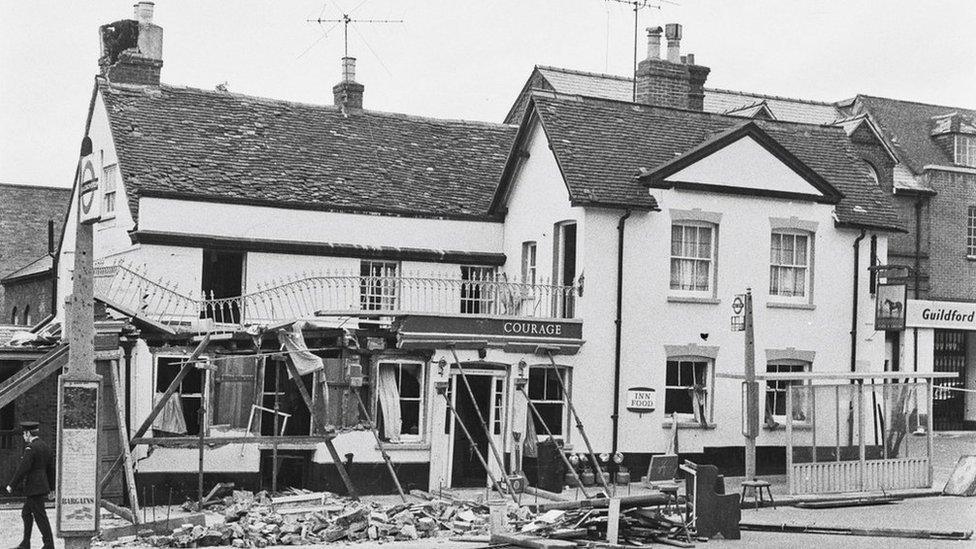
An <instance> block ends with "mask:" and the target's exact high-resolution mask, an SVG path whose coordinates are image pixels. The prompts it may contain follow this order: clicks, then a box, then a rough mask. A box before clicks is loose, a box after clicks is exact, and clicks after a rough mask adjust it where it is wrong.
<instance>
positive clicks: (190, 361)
mask: <svg viewBox="0 0 976 549" xmlns="http://www.w3.org/2000/svg"><path fill="white" fill-rule="evenodd" d="M209 344H210V334H204V336H203V339H201V340H200V343H198V344H197V346H196V348H195V349H193V352H192V353H190V356H188V357H187V358H186V360H185V361H183V367H182V368H180V371H179V373H177V374H176V377H175V378H173V381H172V382H171V383H170V384H169V387H167V388H166V392H165V393H163V397H162V398H160V399H159V402H157V403H156V405H155V406H153V409H152V411H151V412H149V416H148V417H146V420H145V421H143V422H142V425H140V426H139V428H138V429H136V432H135V433H133V434H132V438H133V439H137V438H141V437H142V435H144V434H146V431H148V430H149V428H150V427H152V424H153V422H154V421H156V416H158V415H159V413H160V412H162V411H163V407H165V406H166V401H168V400H169V398H170V397H171V396H173V393H175V392H176V391H178V390H179V388H180V384H181V383H183V378H185V377H186V376H187V374H189V373H190V370H191V369H193V367H194V366H195V364H196V361H197V359H198V358H200V355H201V354H203V351H205V350H206V349H207V345H209ZM128 446H129V451H132V449H133V448H135V444H133V442H132V441H131V440H130V441H129V443H128ZM124 454H125V452H123V455H120V456H119V457H118V458H116V459H115V463H113V464H112V467H110V468H109V470H108V472H107V473H105V476H104V477H102V481H101V482H100V483H99V484H98V491H99V493H101V491H102V490H103V489H104V488H105V487H106V486H108V483H109V482H111V480H112V478H113V477H114V476H115V474H116V473H118V472H119V468H121V467H122V464H123V463H124V461H125V455H124Z"/></svg>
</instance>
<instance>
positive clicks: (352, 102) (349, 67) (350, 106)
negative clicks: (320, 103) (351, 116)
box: [332, 57, 365, 112]
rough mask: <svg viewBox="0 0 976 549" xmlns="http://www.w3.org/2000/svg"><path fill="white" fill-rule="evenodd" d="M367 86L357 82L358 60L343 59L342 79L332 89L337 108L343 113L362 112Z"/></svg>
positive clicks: (353, 58) (351, 58) (352, 58)
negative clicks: (364, 91)
mask: <svg viewBox="0 0 976 549" xmlns="http://www.w3.org/2000/svg"><path fill="white" fill-rule="evenodd" d="M364 89H365V86H363V85H362V84H360V83H359V82H356V58H355V57H343V58H342V79H341V80H340V81H339V83H338V84H336V85H335V86H333V87H332V97H333V100H334V101H335V106H337V107H340V108H341V109H342V110H343V112H348V111H355V110H362V108H363V90H364Z"/></svg>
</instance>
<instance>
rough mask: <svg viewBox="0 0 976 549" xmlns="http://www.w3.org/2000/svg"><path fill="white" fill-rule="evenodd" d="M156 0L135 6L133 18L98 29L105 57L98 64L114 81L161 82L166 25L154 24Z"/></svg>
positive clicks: (156, 83)
mask: <svg viewBox="0 0 976 549" xmlns="http://www.w3.org/2000/svg"><path fill="white" fill-rule="evenodd" d="M154 7H155V5H154V4H153V3H152V2H139V3H137V4H135V5H134V6H133V11H134V13H133V18H132V19H122V20H121V21H116V22H114V23H109V24H107V25H102V26H101V27H99V29H98V31H99V32H98V34H99V39H100V43H101V57H99V59H98V65H99V67H101V70H102V76H104V77H105V78H107V79H108V80H109V81H110V82H115V83H123V84H144V85H150V86H158V85H159V73H160V71H161V70H162V68H163V28H162V27H160V26H159V25H154V24H153V22H152V19H153V9H154Z"/></svg>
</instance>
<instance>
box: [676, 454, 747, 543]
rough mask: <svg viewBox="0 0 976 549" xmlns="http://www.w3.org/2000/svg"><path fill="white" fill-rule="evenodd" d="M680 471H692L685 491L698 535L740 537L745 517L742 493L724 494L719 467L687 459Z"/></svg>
mask: <svg viewBox="0 0 976 549" xmlns="http://www.w3.org/2000/svg"><path fill="white" fill-rule="evenodd" d="M681 470H682V471H685V472H686V473H689V476H688V477H687V478H686V479H685V482H686V484H685V493H686V494H688V501H689V502H690V503H691V505H692V521H693V523H694V525H695V530H696V531H697V533H698V535H699V536H701V537H706V538H709V539H710V538H713V537H715V535H716V534H719V533H720V534H722V537H723V538H725V539H739V538H740V537H741V534H740V532H739V520H741V518H742V509H741V508H740V501H739V494H725V486H724V481H723V480H721V479H719V477H718V467H715V466H714V465H696V464H694V463H692V462H690V461H685V463H684V464H683V465H682V466H681Z"/></svg>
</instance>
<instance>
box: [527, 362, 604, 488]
mask: <svg viewBox="0 0 976 549" xmlns="http://www.w3.org/2000/svg"><path fill="white" fill-rule="evenodd" d="M546 356H548V357H549V364H550V365H551V366H552V371H554V372H556V381H558V382H559V390H560V391H562V393H563V399H564V400H565V401H566V406H568V407H569V412H570V413H571V414H573V419H575V420H576V430H578V431H579V434H580V437H582V438H583V444H585V445H586V453H587V454H588V455H589V456H590V463H591V464H592V465H593V472H594V473H596V478H597V480H599V481H600V486H602V487H603V491H604V492H605V493H606V494H607V495H610V493H611V492H610V486H608V485H607V478H606V476H604V474H603V469H602V468H601V467H600V461H599V460H597V459H596V454H595V453H593V445H592V444H590V437H588V436H586V429H584V428H583V421H582V420H581V419H580V417H579V414H577V413H576V407H575V406H573V399H572V398H571V397H570V396H569V391H567V390H566V384H565V383H563V376H561V375H559V368H558V367H557V366H556V359H555V358H553V357H552V351H551V350H546ZM526 398H528V397H526ZM582 486H583V485H582V483H581V484H580V487H581V489H582Z"/></svg>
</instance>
